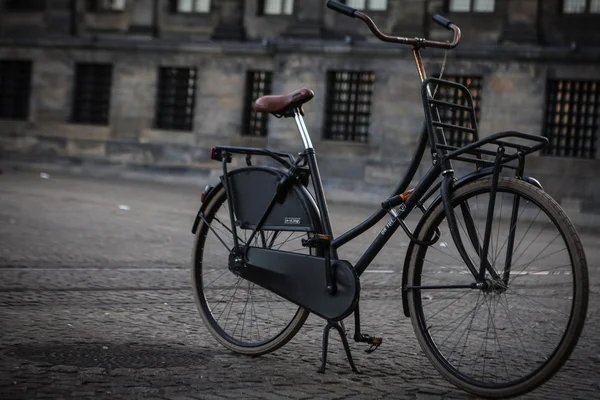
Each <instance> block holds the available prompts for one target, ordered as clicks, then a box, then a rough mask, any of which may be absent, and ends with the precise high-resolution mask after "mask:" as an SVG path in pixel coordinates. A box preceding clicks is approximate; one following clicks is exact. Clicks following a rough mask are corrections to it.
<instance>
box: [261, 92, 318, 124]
mask: <svg viewBox="0 0 600 400" xmlns="http://www.w3.org/2000/svg"><path fill="white" fill-rule="evenodd" d="M313 97H315V93H314V92H313V91H312V90H310V89H306V88H303V89H298V90H295V91H293V92H292V93H290V94H284V95H280V96H273V95H269V96H262V97H259V98H258V99H257V100H256V101H255V102H254V111H256V112H268V113H271V114H273V115H275V116H276V117H277V118H281V117H286V118H287V117H293V116H294V110H295V109H296V108H298V109H299V110H300V114H302V115H304V111H303V110H302V105H303V104H304V103H307V102H309V101H310V100H311V99H312V98H313Z"/></svg>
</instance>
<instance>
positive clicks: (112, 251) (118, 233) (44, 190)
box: [0, 169, 600, 399]
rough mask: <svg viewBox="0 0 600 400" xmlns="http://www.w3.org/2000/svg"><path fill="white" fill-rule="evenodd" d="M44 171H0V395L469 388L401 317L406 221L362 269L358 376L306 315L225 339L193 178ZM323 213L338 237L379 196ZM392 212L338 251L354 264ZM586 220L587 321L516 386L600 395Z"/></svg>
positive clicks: (201, 395) (599, 343)
mask: <svg viewBox="0 0 600 400" xmlns="http://www.w3.org/2000/svg"><path fill="white" fill-rule="evenodd" d="M44 178H46V179H44ZM44 178H42V177H41V176H40V174H39V173H34V172H22V171H21V172H20V171H13V170H7V169H5V170H4V174H2V175H0V321H2V322H1V324H2V330H1V338H0V354H1V357H0V398H2V399H22V398H77V399H83V398H96V399H97V398H110V399H120V398H156V399H196V398H197V399H211V398H231V399H242V398H243V399H247V398H248V399H280V398H281V399H287V398H289V399H309V398H327V399H330V398H331V399H351V398H357V399H359V398H361V399H362V398H365V399H371V398H408V399H442V398H444V399H445V398H457V399H463V398H469V396H468V395H467V394H466V393H465V392H463V391H461V390H459V389H457V388H455V387H454V386H453V385H451V384H449V383H447V382H446V381H445V380H444V379H443V378H442V377H441V376H440V375H439V374H438V373H437V371H436V370H435V369H434V367H433V366H432V365H431V364H430V363H429V361H428V359H427V358H426V357H425V355H424V354H423V352H422V351H421V349H420V347H419V345H418V344H417V341H416V338H415V334H414V332H413V328H412V325H411V323H410V320H409V319H407V318H406V317H404V314H403V312H402V305H401V272H402V266H403V260H404V255H405V251H406V247H407V244H408V240H407V239H406V237H405V236H404V235H403V234H402V233H401V231H399V232H398V233H397V234H396V236H395V237H394V238H393V239H392V240H391V241H390V243H389V244H388V246H387V247H386V248H385V249H384V250H383V252H382V253H381V254H380V255H379V256H378V257H377V258H376V259H375V261H374V262H373V264H372V265H371V267H370V268H369V270H368V271H367V273H365V274H364V275H363V278H362V280H361V285H362V291H361V316H362V324H363V330H364V331H365V333H369V334H373V335H378V336H382V337H383V338H384V343H383V345H382V346H381V347H380V348H379V349H378V350H377V351H375V352H374V353H372V354H370V355H369V354H366V353H365V352H364V350H366V349H367V346H366V345H360V344H357V343H354V342H353V341H350V346H351V348H352V351H353V355H354V357H355V361H356V363H357V366H358V368H359V369H360V370H361V372H362V374H354V373H352V372H351V370H350V367H349V366H348V364H347V361H346V358H345V355H344V353H343V351H342V346H341V342H340V340H339V338H336V336H335V335H332V341H331V343H330V354H329V359H328V361H329V364H328V369H327V372H326V373H325V374H324V375H322V374H318V373H317V368H318V366H319V360H320V349H321V331H322V327H323V325H324V321H323V320H322V319H319V318H317V317H314V316H311V317H309V319H308V320H307V323H306V324H305V325H304V327H303V328H302V329H301V330H300V332H299V334H298V335H296V337H295V338H294V339H293V340H292V341H291V342H290V343H288V344H287V345H285V346H284V347H283V348H281V349H280V350H278V351H276V352H274V353H272V354H269V355H266V356H261V357H257V358H250V357H243V356H238V355H235V354H233V353H231V352H229V351H228V350H226V349H225V348H223V347H221V346H220V345H218V344H217V342H216V340H214V339H213V337H212V336H211V335H210V334H209V332H208V330H207V329H206V328H205V327H204V325H203V323H202V320H201V318H200V316H199V314H198V311H197V309H196V305H195V303H194V296H193V292H192V287H191V279H190V278H191V272H190V265H191V254H192V250H193V245H194V236H193V235H192V234H191V233H190V229H191V225H192V222H193V218H194V216H195V214H196V212H197V209H198V206H199V203H200V190H199V189H198V188H197V187H187V188H186V187H182V186H175V185H167V184H157V183H144V182H137V181H126V180H109V179H102V178H91V177H81V176H79V177H78V176H71V175H62V174H58V173H57V174H54V173H51V175H50V176H46V175H44ZM330 211H331V214H332V219H333V225H334V230H335V233H336V234H338V235H339V234H340V233H343V232H345V231H346V230H347V229H349V228H351V227H352V226H354V225H356V224H357V223H359V222H361V221H362V220H364V219H365V218H366V217H368V216H369V215H370V214H371V213H372V211H374V208H369V207H363V206H354V205H342V204H330ZM385 222H387V221H386V220H384V221H383V222H382V223H380V224H378V225H377V226H376V227H374V228H372V229H371V231H370V232H368V233H366V234H365V235H363V236H361V237H360V238H359V239H358V240H357V241H355V242H352V244H350V245H347V246H345V247H343V248H342V249H341V251H340V257H341V258H345V259H348V260H349V261H350V262H355V261H356V259H357V257H358V256H359V255H360V254H362V252H363V251H364V250H365V248H366V247H367V246H368V245H369V244H370V242H371V241H372V239H373V238H374V236H375V235H376V234H377V232H379V230H381V227H382V226H383V225H384V224H385ZM409 222H411V224H410V225H411V226H414V221H413V220H410V221H409ZM580 234H581V236H582V241H583V245H584V248H585V251H586V255H587V260H588V265H589V273H590V305H589V310H588V317H587V321H586V326H585V328H584V331H583V334H582V336H581V338H580V340H579V343H578V345H577V347H576V349H575V351H574V352H573V354H572V356H571V358H570V360H569V361H568V362H567V363H566V365H565V366H564V367H563V368H562V369H561V370H560V371H559V372H558V374H557V375H556V376H555V377H554V378H552V379H551V380H550V381H549V382H547V383H546V384H545V385H543V386H542V387H541V388H539V389H537V390H536V391H534V392H532V393H530V394H528V395H526V396H524V397H523V398H531V399H533V398H535V399H551V398H552V399H566V398H577V399H591V398H599V394H598V393H600V313H599V309H600V302H599V299H598V296H599V294H600V261H599V260H600V235H599V234H597V233H592V232H590V231H588V230H584V231H582V232H580ZM347 327H349V328H352V327H353V324H352V323H351V318H349V320H348V324H347Z"/></svg>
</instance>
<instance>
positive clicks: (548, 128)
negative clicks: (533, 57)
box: [543, 80, 600, 158]
mask: <svg viewBox="0 0 600 400" xmlns="http://www.w3.org/2000/svg"><path fill="white" fill-rule="evenodd" d="M546 91H547V98H546V119H545V121H544V131H543V135H544V136H546V137H547V138H548V140H549V141H550V144H549V145H548V146H547V147H545V148H544V149H543V152H544V153H545V154H550V155H553V156H562V157H579V158H595V156H596V141H597V139H598V135H600V81H583V80H549V81H548V83H547V87H546Z"/></svg>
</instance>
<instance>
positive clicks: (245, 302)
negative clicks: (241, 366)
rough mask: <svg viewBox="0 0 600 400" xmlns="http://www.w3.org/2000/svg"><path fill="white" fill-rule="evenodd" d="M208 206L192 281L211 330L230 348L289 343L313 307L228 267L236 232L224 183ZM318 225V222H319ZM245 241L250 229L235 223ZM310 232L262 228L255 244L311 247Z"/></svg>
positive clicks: (258, 350)
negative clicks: (305, 241)
mask: <svg viewBox="0 0 600 400" xmlns="http://www.w3.org/2000/svg"><path fill="white" fill-rule="evenodd" d="M215 190H217V192H216V193H215V195H214V196H213V197H212V199H211V200H210V203H209V204H208V206H207V207H206V210H205V212H204V220H202V221H201V222H200V225H199V227H198V233H197V244H196V250H195V254H194V265H193V282H194V285H193V286H194V293H195V298H196V304H197V306H198V310H199V312H200V315H201V317H202V319H203V320H204V322H205V324H206V326H207V328H208V330H209V331H210V333H211V334H212V335H213V336H214V337H215V338H216V339H217V341H218V342H219V343H221V344H222V345H223V346H225V347H227V348H228V349H230V350H232V351H234V352H236V353H240V354H246V355H253V356H258V355H261V354H266V353H269V352H272V351H274V350H276V349H278V348H279V347H281V346H283V345H284V344H285V343H287V342H288V341H289V340H290V339H291V338H292V337H294V335H295V334H296V333H297V332H298V330H299V329H300V328H301V327H302V325H303V324H304V322H305V321H306V318H307V317H308V315H309V311H307V310H305V309H303V308H300V307H298V306H297V305H294V304H293V303H290V302H289V301H287V300H285V299H284V298H282V297H280V296H277V295H275V294H274V293H272V292H270V291H268V290H266V289H263V288H262V287H260V286H257V285H255V284H253V283H251V282H249V281H247V280H245V279H243V278H240V277H238V276H237V275H235V274H233V273H232V272H231V271H230V270H229V266H228V261H229V254H230V250H231V249H232V247H233V233H232V231H231V223H230V216H229V206H228V203H227V201H226V200H227V196H226V193H225V189H224V188H223V187H219V188H217V189H215ZM317 225H318V224H317ZM236 229H237V234H238V238H239V240H240V241H241V244H244V243H246V241H247V239H248V237H249V236H250V234H251V231H250V230H244V229H241V228H236ZM306 237H307V232H296V231H273V230H263V231H260V232H259V233H258V234H257V235H256V237H255V238H254V240H253V243H252V246H255V247H267V248H272V249H278V250H284V251H294V252H303V253H309V250H308V249H307V248H305V247H303V246H302V244H301V239H302V238H306Z"/></svg>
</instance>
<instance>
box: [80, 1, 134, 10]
mask: <svg viewBox="0 0 600 400" xmlns="http://www.w3.org/2000/svg"><path fill="white" fill-rule="evenodd" d="M125 2H126V0H88V10H90V11H123V10H125Z"/></svg>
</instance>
